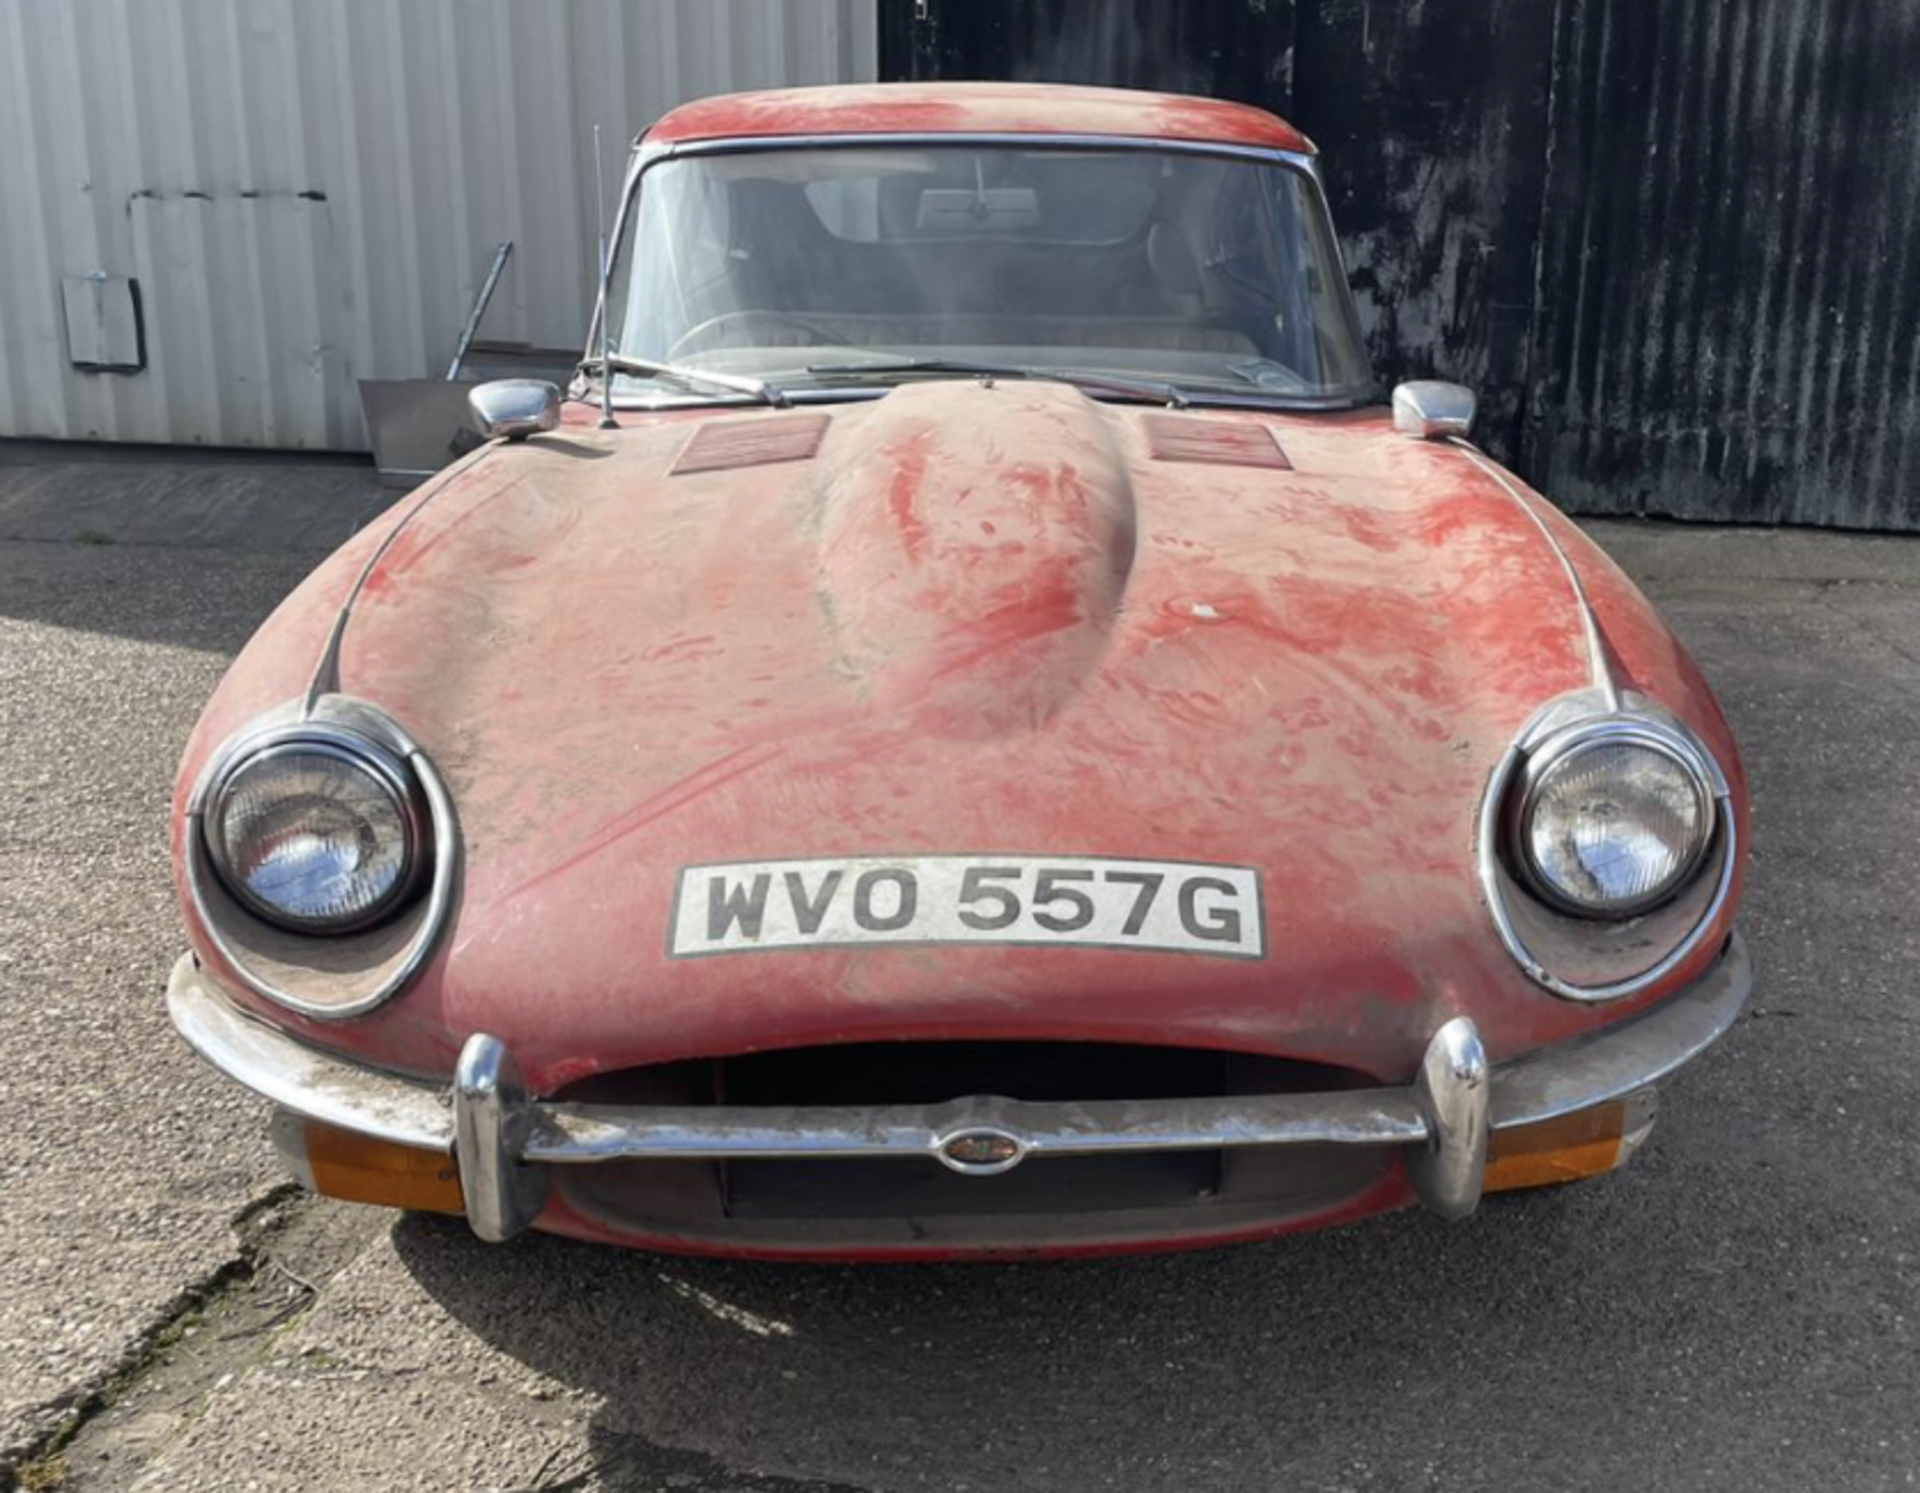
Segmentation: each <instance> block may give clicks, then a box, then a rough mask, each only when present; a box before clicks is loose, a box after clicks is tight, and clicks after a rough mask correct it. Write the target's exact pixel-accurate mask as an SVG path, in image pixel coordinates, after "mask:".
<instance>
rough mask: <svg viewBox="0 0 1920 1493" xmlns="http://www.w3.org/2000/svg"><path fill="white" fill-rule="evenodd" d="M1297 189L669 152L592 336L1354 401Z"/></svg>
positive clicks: (1200, 172)
mask: <svg viewBox="0 0 1920 1493" xmlns="http://www.w3.org/2000/svg"><path fill="white" fill-rule="evenodd" d="M1318 194H1319V189H1318V187H1317V185H1316V184H1315V183H1314V181H1313V180H1312V179H1311V177H1309V176H1308V175H1307V174H1306V173H1305V172H1304V171H1301V170H1299V169H1297V168H1295V167H1293V166H1290V165H1287V164H1284V163H1282V162H1279V161H1270V160H1261V159H1252V158H1246V157H1236V156H1230V155H1215V154H1207V153H1204V152H1199V151H1172V150H1156V149H1140V148H1114V149H1102V148H1090V147H1083V146H1074V147H1069V146H1050V145H1047V144H1044V143H1037V142H1036V143H1027V144H1015V145H1003V144H992V145H986V144H978V143H967V142H963V141H955V142H953V143H939V142H929V143H913V144H907V145H892V144H885V145H873V146H867V145H839V146H806V147H786V148H768V149H757V150H728V151H724V152H715V153H711V154H704V155H689V156H685V157H679V158H672V159H668V160H665V161H661V162H659V163H657V164H655V165H653V166H652V167H650V168H649V169H648V170H647V171H645V172H644V173H643V175H642V176H641V178H640V183H639V186H638V197H637V199H636V200H635V202H634V203H633V204H632V205H631V207H630V209H629V211H628V214H627V219H626V225H625V229H624V232H623V234H622V238H621V242H620V244H619V246H618V249H617V254H616V259H615V264H614V272H613V278H612V282H611V286H610V301H609V303H610V305H611V307H612V308H613V347H614V351H615V352H616V353H619V354H623V355H625V356H627V357H631V358H641V359H647V360H650V361H653V362H667V363H675V364H680V365H683V366H687V367H693V368H701V369H706V370H710V371H719V372H725V373H731V374H745V375H750V376H753V377H760V378H765V379H768V380H777V381H778V382H779V384H780V385H781V386H782V387H783V388H787V389H790V390H791V389H794V388H803V387H806V386H808V385H809V384H831V383H834V382H837V381H845V380H850V379H858V378H859V377H860V376H861V375H860V371H859V365H860V364H862V363H880V362H888V363H897V362H900V361H905V360H914V359H952V360H973V361H979V362H985V363H1000V364H1019V365H1025V366H1033V367H1043V368H1058V369H1078V370H1089V371H1094V372H1108V373H1113V374H1128V375H1135V376H1151V377H1153V378H1156V379H1160V380H1164V381H1166V382H1169V383H1177V384H1178V385H1180V386H1181V387H1183V388H1192V389H1200V390H1210V391H1218V392H1221V393H1226V392H1229V391H1240V392H1242V393H1253V394H1258V395H1272V396H1281V397H1296V398H1299V399H1301V400H1303V401H1309V402H1328V403H1337V402H1341V401H1347V402H1353V401H1357V400H1360V399H1362V398H1365V397H1367V396H1368V395H1369V393H1370V391H1371V378H1370V375H1369V372H1368V368H1367V363H1366V358H1365V355H1364V353H1363V351H1362V348H1361V343H1360V338H1359V335H1358V331H1357V328H1356V325H1355V319H1354V314H1353V307H1352V302H1351V299H1350V297H1349V295H1348V292H1347V287H1346V282H1345V280H1344V278H1343V276H1342V274H1341V270H1340V265H1339V260H1338V257H1337V256H1336V254H1335V252H1334V248H1333V244H1332V242H1331V238H1330V236H1329V234H1328V231H1327V226H1326V219H1325V215H1324V213H1323V211H1322V210H1321V206H1320V201H1319V195H1318ZM596 351H597V349H596ZM617 387H618V388H619V389H620V390H621V392H627V391H629V389H630V388H631V389H633V390H636V391H638V390H645V389H647V388H648V387H649V381H648V380H647V379H645V378H644V377H640V376H637V375H635V376H623V377H622V378H621V379H620V380H619V383H618V385H617Z"/></svg>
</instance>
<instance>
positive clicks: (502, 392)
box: [467, 378, 560, 441]
mask: <svg viewBox="0 0 1920 1493" xmlns="http://www.w3.org/2000/svg"><path fill="white" fill-rule="evenodd" d="M467 408H468V410H469V411H470V412H471V413H472V415H473V423H474V428H475V429H477V430H478V431H479V432H480V434H481V435H483V436H485V437H486V438H487V439H488V440H490V441H491V440H505V441H524V440H525V439H526V438H527V437H528V436H530V435H538V434H539V433H540V432H542V431H545V430H555V429H558V428H559V425H560V391H559V389H557V388H555V387H554V386H553V385H552V384H550V383H547V382H546V381H545V380H544V379H537V378H498V379H495V380H494V381H493V382H492V383H486V384H478V385H476V386H475V387H474V390H473V392H472V393H470V394H469V395H467Z"/></svg>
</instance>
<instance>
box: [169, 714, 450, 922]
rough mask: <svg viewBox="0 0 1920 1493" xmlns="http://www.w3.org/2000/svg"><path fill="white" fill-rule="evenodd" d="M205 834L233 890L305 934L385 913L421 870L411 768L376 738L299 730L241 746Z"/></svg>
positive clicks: (261, 913)
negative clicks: (292, 736)
mask: <svg viewBox="0 0 1920 1493" xmlns="http://www.w3.org/2000/svg"><path fill="white" fill-rule="evenodd" d="M206 836H207V848H208V850H209V852H210V853H211V855H212V858H213V863H214V865H215V866H216V867H217V868H218V869H219V872H220V879H221V880H222V881H223V882H225V883H226V886H227V889H228V890H229V891H230V892H232V893H233V895H234V896H235V897H237V898H239V900H240V901H241V902H242V903H244V904H245V905H246V906H247V907H248V908H249V909H250V910H251V911H253V912H255V913H257V914H258V915H259V916H261V917H263V918H265V919H266V920H267V921H268V922H271V923H277V924H279V925H280V926H281V927H284V928H291V929H294V930H295V931H297V932H302V933H346V932H351V931H352V930H354V929H357V928H364V927H366V926H367V925H368V924H370V923H373V922H376V921H378V920H379V919H380V917H381V916H382V915H383V914H385V913H387V912H389V911H391V910H392V909H393V908H394V907H395V906H396V905H397V904H398V903H399V902H400V901H401V899H402V898H403V897H405V895H406V893H407V891H408V889H409V888H410V887H411V885H412V884H413V881H414V879H415V873H416V872H417V871H418V869H419V841H420V816H419V811H418V809H417V808H416V806H415V801H414V797H413V794H412V791H411V784H410V782H409V780H408V777H407V772H406V768H405V766H404V765H403V764H402V763H401V762H400V761H399V760H398V759H397V758H392V757H390V756H389V754H387V753H386V752H384V751H381V750H380V749H378V748H376V747H374V746H373V745H372V744H371V743H364V744H363V743H358V742H355V743H353V744H351V745H349V744H346V743H343V742H340V741H334V740H297V739H296V740H288V741H281V742H277V743H275V744H273V745H269V746H266V747H264V748H262V749H261V750H259V751H257V752H254V753H253V754H252V755H250V756H246V757H242V758H241V759H240V760H239V761H238V762H236V763H235V764H234V766H233V767H232V768H231V769H230V770H229V771H228V772H227V774H226V775H225V777H224V778H223V779H222V780H221V781H220V783H219V785H218V787H217V788H216V789H215V791H214V793H213V795H212V797H211V800H210V801H209V803H208V806H207V812H206Z"/></svg>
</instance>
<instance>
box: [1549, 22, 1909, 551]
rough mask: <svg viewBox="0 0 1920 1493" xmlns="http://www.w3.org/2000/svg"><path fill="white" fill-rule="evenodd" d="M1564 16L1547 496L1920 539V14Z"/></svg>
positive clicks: (1558, 52) (1555, 159) (1553, 101)
mask: <svg viewBox="0 0 1920 1493" xmlns="http://www.w3.org/2000/svg"><path fill="white" fill-rule="evenodd" d="M1558 5H1559V12H1560V19H1559V26H1558V33H1557V36H1556V45H1555V48H1554V55H1553V75H1552V86H1551V92H1550V102H1549V106H1548V107H1549V110H1550V119H1549V125H1550V131H1551V134H1550V138H1551V140H1552V157H1551V164H1550V167H1549V170H1548V174H1547V194H1546V198H1545V203H1546V209H1545V213H1544V216H1543V224H1542V228H1543V235H1542V239H1541V253H1540V261H1539V262H1540V270H1539V283H1540V296H1539V301H1538V307H1537V312H1536V315H1537V323H1536V337H1535V344H1534V364H1535V368H1536V370H1537V376H1536V382H1535V388H1534V391H1533V399H1532V401H1531V404H1530V407H1529V410H1528V426H1527V429H1526V430H1525V431H1524V432H1523V435H1522V447H1523V449H1524V450H1526V451H1527V452H1528V454H1529V457H1530V459H1531V460H1532V461H1533V462H1534V464H1535V465H1536V467H1537V468H1538V469H1539V472H1538V474H1539V478H1540V480H1541V482H1542V483H1543V485H1546V486H1547V487H1548V489H1549V490H1550V491H1552V492H1553V493H1554V494H1555V496H1556V497H1557V498H1559V499H1560V500H1561V501H1563V502H1566V503H1568V504H1569V505H1571V506H1574V507H1577V508H1579V509H1580V510H1582V511H1584V512H1593V513H1621V512H1625V513H1633V512H1648V511H1651V512H1657V513H1670V514H1676V515H1679V516H1682V517H1687V518H1727V517H1732V518H1739V519H1743V520H1752V521H1757V522H1768V523H1772V522H1787V523H1814V524H1843V525H1846V526H1848V527H1861V528H1899V529H1920V3H1917V0H1818V3H1812V4H1809V3H1805V0H1714V3H1685V4H1682V3H1660V4H1645V3H1632V4H1628V3H1623V0H1558Z"/></svg>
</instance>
